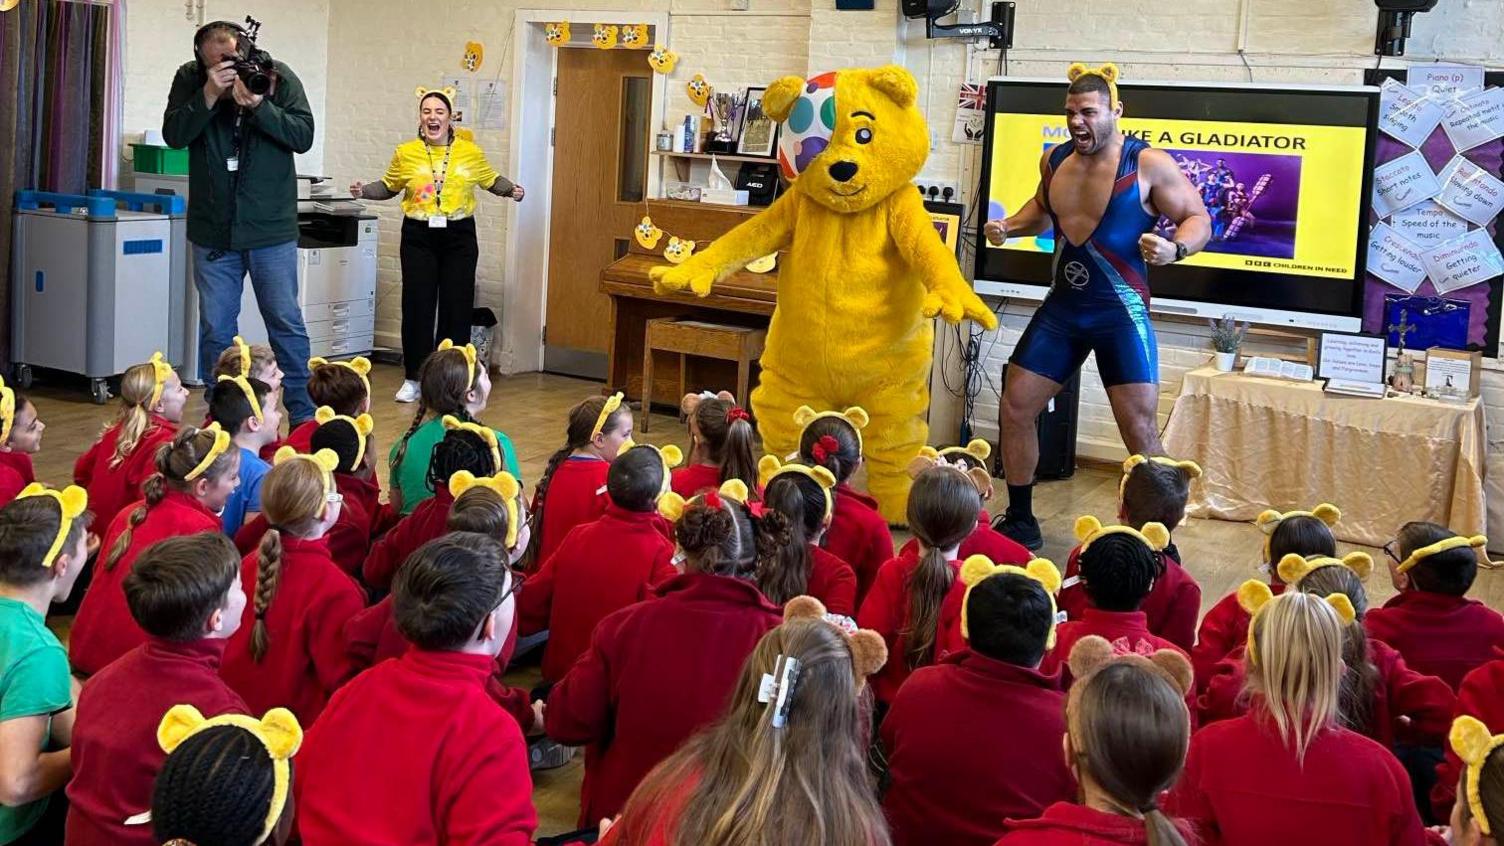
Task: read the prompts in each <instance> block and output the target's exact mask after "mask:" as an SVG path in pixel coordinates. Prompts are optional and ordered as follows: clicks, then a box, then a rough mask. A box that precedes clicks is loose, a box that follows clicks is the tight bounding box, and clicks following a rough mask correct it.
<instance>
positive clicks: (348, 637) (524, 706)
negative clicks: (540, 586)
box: [344, 594, 533, 734]
mask: <svg viewBox="0 0 1504 846" xmlns="http://www.w3.org/2000/svg"><path fill="white" fill-rule="evenodd" d="M344 635H345V654H346V655H347V656H349V658H350V662H351V668H350V669H351V674H352V675H355V674H358V673H362V672H365V671H366V670H368V669H370V668H371V667H373V666H375V665H376V664H379V663H381V662H382V661H385V660H386V659H388V658H401V657H402V656H403V655H406V654H407V653H408V650H410V649H412V644H410V643H408V642H407V638H405V637H403V636H402V632H401V631H399V630H398V629H397V619H396V617H394V616H393V614H392V596H391V594H387V595H386V596H385V597H384V598H383V599H382V600H381V601H380V602H378V603H376V604H375V605H372V606H371V607H370V608H367V609H365V610H363V611H361V612H360V613H358V614H356V615H355V616H353V617H351V618H350V619H349V620H348V621H346V623H345V631H344ZM516 648H517V615H516V614H513V615H512V628H511V630H510V631H508V632H507V638H506V641H505V642H504V643H503V644H502V646H501V654H499V655H497V656H496V666H495V667H494V668H492V671H491V677H490V678H489V679H488V680H487V681H486V692H487V693H488V694H490V696H491V698H492V699H494V700H496V704H498V705H500V706H501V707H502V710H504V711H506V712H507V713H508V714H511V715H512V717H513V718H514V719H516V720H517V725H518V726H520V727H521V728H522V733H523V734H527V733H528V732H529V731H531V730H532V728H533V700H532V696H531V694H530V692H529V691H528V690H527V689H526V688H520V687H512V686H510V685H508V684H507V683H506V680H505V678H504V677H505V676H506V672H507V665H508V664H510V663H511V662H512V652H513V651H514V650H516Z"/></svg>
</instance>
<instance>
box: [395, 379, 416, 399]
mask: <svg viewBox="0 0 1504 846" xmlns="http://www.w3.org/2000/svg"><path fill="white" fill-rule="evenodd" d="M417 401H418V383H417V382H414V381H413V380H411V379H404V380H403V381H402V387H400V388H398V389H397V402H417Z"/></svg>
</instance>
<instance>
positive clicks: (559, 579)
mask: <svg viewBox="0 0 1504 846" xmlns="http://www.w3.org/2000/svg"><path fill="white" fill-rule="evenodd" d="M657 516H658V515H657V514H656V513H655V512H652V511H628V510H626V509H625V508H622V507H620V506H618V505H616V504H615V503H612V504H610V505H607V506H606V513H605V514H602V515H601V516H600V517H598V518H596V519H595V520H592V521H590V522H589V523H585V524H583V525H580V526H576V527H574V528H573V529H571V530H570V532H569V534H568V535H567V536H565V538H564V541H563V542H562V543H560V544H559V546H558V548H556V549H555V550H554V554H553V555H550V556H549V557H548V560H547V561H544V562H543V566H542V567H541V568H540V569H539V570H538V572H537V573H536V574H534V575H533V576H532V578H530V579H528V580H527V588H526V589H525V590H523V591H522V593H521V595H520V596H519V597H518V598H517V615H518V617H519V618H520V619H521V631H522V633H523V634H532V633H534V632H539V631H543V630H544V629H547V630H548V645H547V646H546V647H544V652H543V680H544V681H558V680H559V679H562V678H564V674H565V673H567V672H569V668H570V667H571V666H573V665H574V662H575V659H576V658H578V657H580V655H581V654H583V653H584V652H585V650H586V649H589V648H590V633H591V632H593V631H595V626H596V624H597V623H599V622H600V621H601V620H603V619H605V617H606V615H608V614H610V613H611V612H613V611H616V610H618V609H620V608H625V607H626V606H628V605H631V604H632V603H634V602H639V601H641V600H643V599H646V598H648V597H649V596H652V595H653V588H654V586H656V585H659V584H661V583H663V582H666V581H668V580H669V579H672V578H674V577H675V576H677V575H679V571H678V570H677V569H675V568H674V565H673V558H674V545H673V544H672V543H671V542H669V540H668V539H667V538H665V537H664V536H663V535H662V533H660V532H659V531H658V521H657V519H656V518H657Z"/></svg>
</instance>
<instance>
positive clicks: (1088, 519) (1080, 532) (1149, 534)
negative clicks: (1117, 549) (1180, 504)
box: [1076, 514, 1170, 552]
mask: <svg viewBox="0 0 1504 846" xmlns="http://www.w3.org/2000/svg"><path fill="white" fill-rule="evenodd" d="M1113 534H1121V535H1132V536H1133V537H1135V538H1138V539H1139V540H1140V541H1143V543H1144V545H1145V546H1147V547H1149V549H1151V550H1153V551H1155V552H1160V551H1162V550H1163V549H1164V548H1165V547H1167V546H1169V545H1170V530H1169V529H1166V528H1165V526H1164V524H1163V523H1145V524H1144V527H1143V528H1142V529H1135V528H1133V527H1131V526H1104V525H1102V521H1101V520H1098V519H1097V518H1095V517H1093V516H1091V515H1090V514H1088V515H1086V516H1085V517H1080V518H1077V520H1076V540H1078V541H1080V542H1081V551H1082V552H1085V551H1086V548H1087V547H1089V546H1091V545H1092V544H1093V543H1094V542H1096V541H1097V539H1099V538H1104V537H1106V536H1108V535H1113Z"/></svg>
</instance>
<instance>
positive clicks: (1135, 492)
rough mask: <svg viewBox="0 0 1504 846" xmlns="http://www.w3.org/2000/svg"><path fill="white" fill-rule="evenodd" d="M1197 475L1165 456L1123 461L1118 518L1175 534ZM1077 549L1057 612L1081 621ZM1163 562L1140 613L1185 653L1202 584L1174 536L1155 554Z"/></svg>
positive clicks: (1198, 609)
mask: <svg viewBox="0 0 1504 846" xmlns="http://www.w3.org/2000/svg"><path fill="white" fill-rule="evenodd" d="M1200 476H1201V468H1200V467H1198V466H1197V465H1196V464H1195V463H1193V462H1190V461H1176V460H1174V459H1171V458H1165V457H1163V456H1154V457H1152V458H1148V457H1145V456H1142V455H1134V456H1130V457H1129V458H1128V460H1127V461H1125V462H1123V480H1122V481H1121V482H1120V483H1119V484H1118V520H1119V521H1120V522H1121V523H1123V524H1124V525H1127V526H1142V525H1144V524H1146V523H1159V524H1160V525H1162V526H1164V527H1165V528H1166V529H1169V530H1170V532H1171V534H1172V535H1173V533H1174V531H1175V528H1176V527H1177V526H1179V525H1180V524H1181V523H1183V522H1185V503H1186V499H1187V498H1188V497H1189V496H1190V489H1191V480H1193V479H1196V478H1199V477H1200ZM1080 555H1081V548H1080V547H1076V548H1075V549H1073V550H1071V555H1070V559H1069V560H1068V561H1067V562H1066V565H1065V583H1064V586H1063V587H1061V588H1060V610H1062V611H1064V612H1065V613H1066V616H1068V617H1069V618H1070V619H1072V620H1079V619H1081V616H1082V614H1083V613H1085V611H1086V608H1087V605H1088V604H1089V603H1088V602H1087V599H1086V591H1085V590H1084V589H1083V588H1082V587H1081V579H1080V575H1079V572H1080V565H1079V563H1078V561H1077V559H1078V557H1079V556H1080ZM1159 555H1160V557H1161V559H1163V561H1164V567H1163V568H1161V570H1160V573H1159V576H1158V577H1157V578H1156V579H1155V580H1154V589H1153V590H1151V591H1150V592H1149V596H1148V598H1146V599H1145V600H1144V606H1143V611H1144V615H1145V616H1146V617H1147V618H1148V621H1149V631H1150V632H1152V633H1154V634H1156V635H1159V636H1160V637H1162V638H1164V639H1165V640H1168V641H1170V642H1171V643H1173V644H1175V645H1176V646H1178V647H1180V648H1181V649H1182V650H1184V651H1185V652H1186V653H1187V654H1189V653H1190V652H1191V648H1192V647H1194V646H1195V645H1196V618H1197V617H1198V616H1200V614H1201V586H1200V585H1198V584H1197V583H1196V578H1195V577H1194V576H1192V575H1191V574H1190V571H1188V570H1186V569H1185V567H1184V565H1183V564H1182V563H1181V560H1180V551H1179V550H1178V549H1176V548H1175V541H1174V539H1173V537H1172V539H1171V540H1170V542H1169V543H1167V544H1165V548H1164V549H1163V550H1161V551H1160V553H1159Z"/></svg>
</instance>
